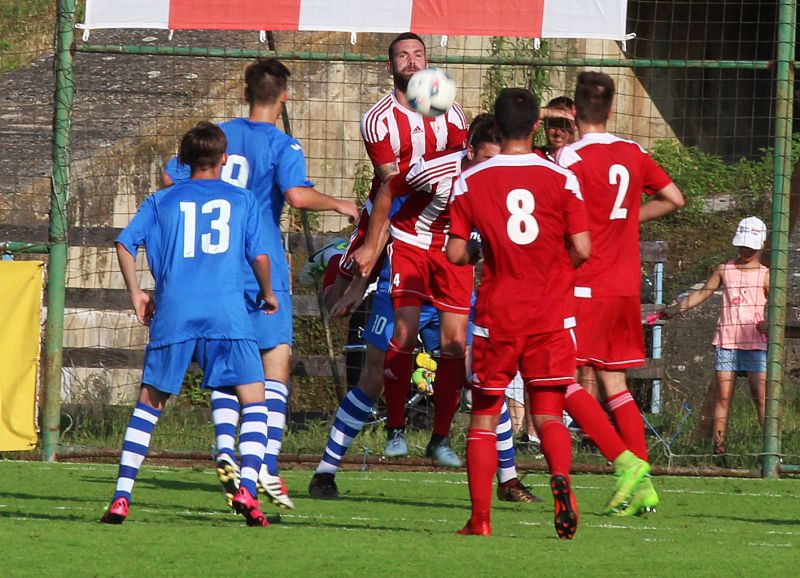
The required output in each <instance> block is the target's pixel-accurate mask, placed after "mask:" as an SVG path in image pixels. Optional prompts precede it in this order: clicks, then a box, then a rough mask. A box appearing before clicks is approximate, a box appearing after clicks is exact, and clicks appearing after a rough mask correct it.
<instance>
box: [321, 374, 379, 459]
mask: <svg viewBox="0 0 800 578" xmlns="http://www.w3.org/2000/svg"><path fill="white" fill-rule="evenodd" d="M374 404H375V400H372V399H370V398H369V397H367V394H365V393H364V392H363V391H361V390H360V389H359V388H358V386H355V387H354V388H353V389H351V390H350V391H348V392H347V395H346V396H344V399H343V400H342V403H341V405H340V406H339V409H338V410H336V419H335V420H334V422H333V427H332V428H331V432H330V434H329V435H328V443H327V444H325V453H324V454H322V460H320V462H319V466H317V471H316V473H318V474H335V473H336V470H337V469H338V468H339V463H340V462H341V461H342V458H343V457H344V454H346V453H347V450H348V449H349V448H350V444H352V443H353V438H355V437H356V436H357V435H358V432H360V431H361V430H362V428H363V427H364V423H365V422H366V421H367V419H368V418H369V416H370V414H371V413H372V406H373V405H374Z"/></svg>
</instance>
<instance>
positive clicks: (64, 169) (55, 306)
mask: <svg viewBox="0 0 800 578" xmlns="http://www.w3.org/2000/svg"><path fill="white" fill-rule="evenodd" d="M56 18H57V19H56V53H55V94H54V96H55V108H54V111H53V181H52V183H53V184H52V192H51V195H50V232H49V244H50V261H49V266H48V270H47V324H46V329H45V353H44V355H45V373H44V379H45V384H44V410H43V412H42V440H41V444H42V459H43V460H44V461H48V462H51V461H53V460H55V457H56V449H57V447H58V442H59V423H60V420H61V380H62V376H61V364H62V353H63V345H64V342H63V333H64V293H65V288H66V277H67V230H68V223H67V200H68V198H69V185H70V181H69V163H70V148H69V147H70V122H71V117H72V100H73V95H74V85H73V70H72V63H73V56H72V54H73V53H72V50H73V49H74V47H73V45H72V43H73V37H74V30H75V0H58V14H57V17H56Z"/></svg>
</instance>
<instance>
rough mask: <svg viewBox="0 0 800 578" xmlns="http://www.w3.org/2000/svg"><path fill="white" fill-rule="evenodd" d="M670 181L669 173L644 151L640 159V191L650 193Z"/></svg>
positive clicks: (658, 189)
mask: <svg viewBox="0 0 800 578" xmlns="http://www.w3.org/2000/svg"><path fill="white" fill-rule="evenodd" d="M671 182H672V179H671V178H669V175H668V174H667V173H666V172H665V171H664V169H662V168H661V167H660V166H658V164H656V161H654V160H653V157H651V156H650V155H649V154H647V153H646V152H645V153H644V158H643V160H642V192H643V193H645V194H647V195H652V194H654V193H656V192H658V191H660V190H661V189H663V188H664V187H666V186H667V185H669V184H670V183H671Z"/></svg>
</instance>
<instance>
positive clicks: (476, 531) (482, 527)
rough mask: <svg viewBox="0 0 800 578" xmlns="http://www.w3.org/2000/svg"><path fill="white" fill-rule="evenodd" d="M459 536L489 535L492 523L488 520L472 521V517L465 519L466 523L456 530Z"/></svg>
mask: <svg viewBox="0 0 800 578" xmlns="http://www.w3.org/2000/svg"><path fill="white" fill-rule="evenodd" d="M456 534H458V535H459V536H491V535H492V525H491V524H490V523H489V521H488V520H483V521H481V522H473V521H472V518H470V519H469V520H467V525H466V526H464V527H463V528H461V529H460V530H459V531H458V532H456Z"/></svg>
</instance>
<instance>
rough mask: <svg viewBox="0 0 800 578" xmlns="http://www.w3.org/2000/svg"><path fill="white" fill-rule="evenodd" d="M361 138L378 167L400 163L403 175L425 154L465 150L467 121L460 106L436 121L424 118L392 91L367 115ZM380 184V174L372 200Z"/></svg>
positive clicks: (438, 117)
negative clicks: (402, 102) (405, 104)
mask: <svg viewBox="0 0 800 578" xmlns="http://www.w3.org/2000/svg"><path fill="white" fill-rule="evenodd" d="M361 137H362V138H363V139H364V146H366V148H367V154H368V155H369V159H370V161H372V164H373V165H374V166H376V167H377V166H380V165H385V164H387V163H394V162H396V163H397V165H398V168H399V169H400V171H401V172H402V171H404V170H406V169H408V168H409V167H410V166H411V165H413V164H414V163H415V162H417V160H419V158H420V157H422V155H424V154H427V153H432V152H436V151H443V150H459V149H461V148H463V147H464V141H465V140H466V138H467V118H466V116H464V111H463V110H462V109H461V106H460V105H459V104H458V103H454V104H453V106H452V107H451V108H450V110H448V111H447V112H446V113H445V114H442V115H439V116H437V117H435V118H429V117H426V116H422V115H421V114H419V113H418V112H414V111H412V110H408V109H407V108H406V107H404V106H403V105H401V104H400V103H399V102H397V99H396V98H395V96H394V92H390V93H389V94H387V95H386V96H384V97H383V98H382V99H380V100H379V101H378V102H377V103H375V104H374V105H373V106H372V108H370V109H369V110H368V111H367V112H366V113H365V114H364V116H363V118H362V119H361ZM380 185H381V181H380V179H379V178H378V177H377V175H376V176H375V178H374V179H373V181H372V189H371V191H370V194H369V199H370V200H372V199H373V198H374V197H375V194H376V193H377V192H378V189H379V188H380Z"/></svg>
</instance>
